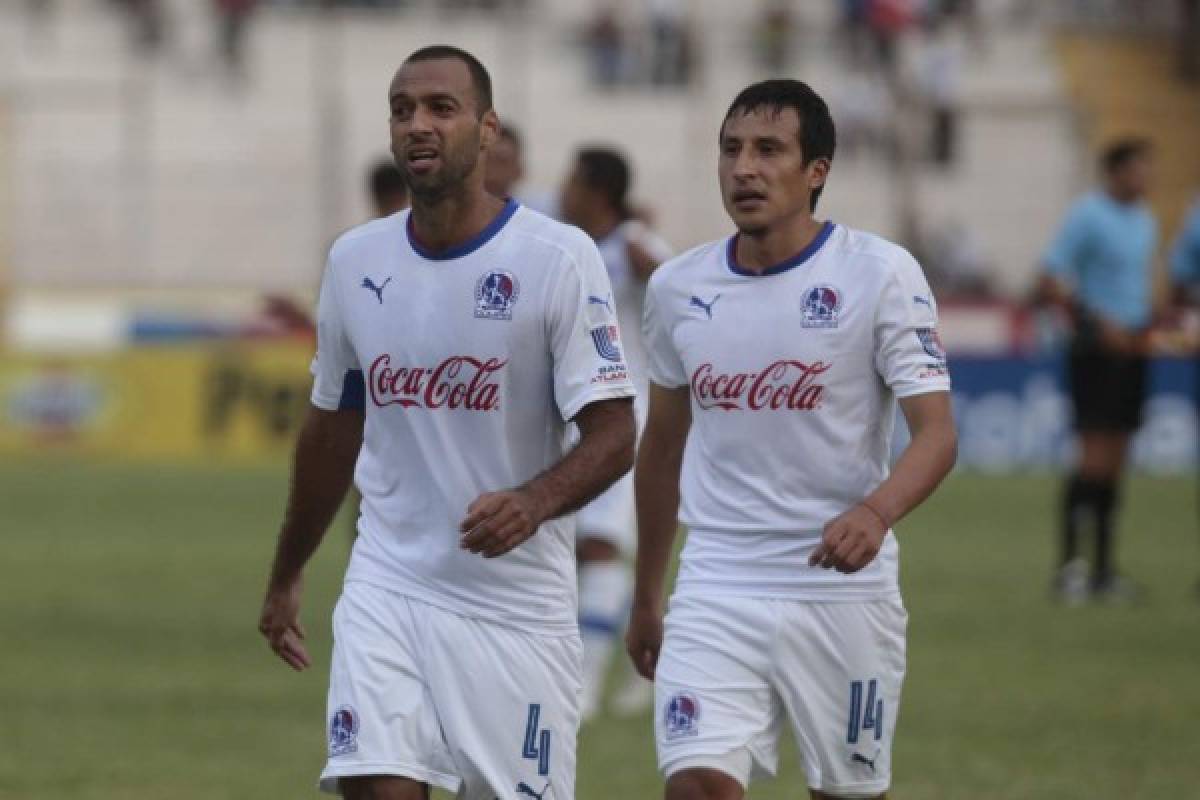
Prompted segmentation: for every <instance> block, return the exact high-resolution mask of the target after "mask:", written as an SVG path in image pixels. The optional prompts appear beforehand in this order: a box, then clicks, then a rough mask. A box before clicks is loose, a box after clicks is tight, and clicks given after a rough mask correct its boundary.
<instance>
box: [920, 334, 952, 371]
mask: <svg viewBox="0 0 1200 800" xmlns="http://www.w3.org/2000/svg"><path fill="white" fill-rule="evenodd" d="M917 339H918V340H920V342H921V347H923V348H924V349H925V352H926V353H928V354H929V356H930V357H931V358H934V359H937V361H938V363H944V362H945V361H946V348H945V347H943V346H942V338H941V337H940V336H938V332H937V328H917Z"/></svg>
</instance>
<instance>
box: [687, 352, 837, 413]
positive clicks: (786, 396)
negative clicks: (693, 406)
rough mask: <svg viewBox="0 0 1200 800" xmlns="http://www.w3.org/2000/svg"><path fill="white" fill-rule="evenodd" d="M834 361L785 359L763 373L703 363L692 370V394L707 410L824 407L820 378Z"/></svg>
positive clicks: (810, 409) (823, 389)
mask: <svg viewBox="0 0 1200 800" xmlns="http://www.w3.org/2000/svg"><path fill="white" fill-rule="evenodd" d="M831 366H833V365H832V364H826V363H825V362H824V361H815V362H813V363H812V364H806V363H804V362H803V361H793V360H791V359H781V360H779V361H776V362H774V363H771V364H768V365H767V366H766V368H764V369H763V370H762V371H760V372H735V373H732V374H729V373H725V372H717V371H716V370H715V369H713V365H712V364H708V363H705V364H701V365H700V366H699V367H697V368H696V371H695V372H693V373H692V395H693V396H694V397H695V398H696V403H697V404H699V406H700V407H701V408H703V409H705V410H708V409H713V408H719V409H722V410H724V411H741V410H747V411H777V410H779V409H786V410H789V411H813V410H815V409H818V408H820V407H821V400H822V398H823V397H824V396H825V386H824V384H821V383H818V382H817V379H818V378H819V377H820V376H821V375H823V374H824V373H825V372H827V371H828V370H829V368H830V367H831Z"/></svg>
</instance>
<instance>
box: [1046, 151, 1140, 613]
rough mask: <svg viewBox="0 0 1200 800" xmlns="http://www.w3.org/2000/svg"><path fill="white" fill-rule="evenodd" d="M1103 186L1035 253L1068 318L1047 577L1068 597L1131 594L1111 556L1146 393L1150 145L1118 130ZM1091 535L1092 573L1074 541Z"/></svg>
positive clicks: (1049, 294)
mask: <svg viewBox="0 0 1200 800" xmlns="http://www.w3.org/2000/svg"><path fill="white" fill-rule="evenodd" d="M1100 167H1101V170H1102V173H1103V185H1102V187H1101V188H1099V189H1097V190H1094V191H1091V192H1089V193H1087V194H1086V195H1084V196H1083V197H1082V198H1080V199H1079V200H1077V201H1076V202H1075V204H1074V205H1073V206H1072V207H1071V209H1070V210H1069V211H1068V212H1067V216H1066V219H1065V220H1064V221H1063V223H1062V227H1061V228H1060V229H1059V231H1058V233H1057V235H1056V236H1055V237H1054V240H1053V241H1052V242H1051V243H1050V246H1049V248H1048V249H1047V250H1046V252H1045V253H1044V254H1043V256H1042V263H1043V265H1044V269H1045V274H1044V275H1043V277H1042V281H1041V294H1042V296H1043V297H1044V298H1045V299H1047V300H1048V301H1049V302H1051V303H1052V304H1054V305H1056V306H1058V307H1059V308H1060V309H1061V310H1062V311H1063V312H1064V314H1065V316H1066V318H1067V319H1068V320H1069V323H1070V325H1071V343H1070V349H1069V354H1068V374H1067V378H1068V383H1069V388H1070V392H1071V400H1072V405H1073V408H1074V416H1075V431H1076V433H1077V435H1078V441H1079V462H1078V464H1077V465H1076V467H1075V471H1074V473H1073V474H1072V475H1071V476H1070V477H1069V478H1068V479H1067V483H1066V487H1065V491H1064V496H1063V511H1062V523H1061V524H1062V529H1061V537H1062V538H1061V540H1062V548H1061V555H1060V561H1059V567H1058V573H1057V575H1056V576H1055V580H1054V587H1053V588H1054V591H1055V593H1056V595H1057V597H1058V598H1059V599H1060V600H1061V601H1062V602H1064V603H1067V604H1069V605H1078V604H1081V603H1084V602H1086V601H1087V600H1088V599H1089V598H1091V597H1095V598H1096V599H1101V600H1106V601H1110V602H1123V601H1129V600H1132V599H1134V598H1135V597H1136V595H1137V590H1136V588H1135V587H1134V586H1133V584H1132V583H1131V582H1130V581H1129V580H1127V579H1126V578H1124V577H1123V576H1121V575H1119V574H1118V573H1117V570H1116V565H1115V564H1114V561H1113V551H1114V549H1115V541H1114V540H1115V536H1114V522H1115V517H1116V513H1117V508H1118V505H1119V503H1118V488H1119V482H1120V478H1121V472H1122V471H1123V470H1124V468H1125V457H1126V453H1127V452H1128V449H1129V441H1130V438H1131V437H1132V435H1133V433H1134V432H1135V431H1136V430H1137V429H1138V427H1139V426H1140V425H1141V422H1142V406H1143V404H1144V402H1145V397H1146V378H1147V376H1146V371H1147V344H1148V341H1149V339H1148V336H1147V333H1146V332H1147V330H1148V328H1149V325H1150V322H1151V312H1152V308H1151V269H1152V264H1153V259H1154V252H1155V247H1156V243H1157V238H1158V226H1157V223H1156V222H1155V219H1154V215H1153V213H1152V212H1151V210H1150V207H1149V205H1148V204H1147V203H1146V201H1145V197H1146V193H1147V191H1148V189H1149V185H1150V145H1149V143H1148V142H1146V141H1145V140H1142V139H1133V138H1130V139H1123V140H1120V141H1117V142H1115V143H1113V144H1112V145H1111V146H1109V147H1108V148H1106V149H1105V150H1104V152H1103V154H1102V155H1101V158H1100ZM1085 530H1087V531H1089V532H1090V533H1091V536H1092V539H1093V541H1094V542H1095V551H1094V553H1095V561H1094V563H1093V564H1092V567H1091V571H1090V575H1089V569H1088V562H1087V559H1086V557H1085V556H1084V555H1083V552H1082V549H1081V547H1080V538H1081V535H1082V534H1083V533H1084V531H1085Z"/></svg>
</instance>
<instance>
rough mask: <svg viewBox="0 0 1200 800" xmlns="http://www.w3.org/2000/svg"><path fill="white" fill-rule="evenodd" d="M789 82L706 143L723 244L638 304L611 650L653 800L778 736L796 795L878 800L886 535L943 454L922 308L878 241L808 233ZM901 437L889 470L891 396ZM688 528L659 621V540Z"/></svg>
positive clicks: (822, 113) (654, 284)
mask: <svg viewBox="0 0 1200 800" xmlns="http://www.w3.org/2000/svg"><path fill="white" fill-rule="evenodd" d="M834 143H835V135H834V126H833V121H832V119H831V118H830V115H829V110H828V108H827V107H826V105H825V103H824V101H822V99H821V98H820V97H819V96H818V95H817V94H816V93H815V92H813V90H812V89H810V88H809V87H808V86H807V85H805V84H803V83H799V82H796V81H785V80H773V81H766V82H763V83H758V84H755V85H753V86H750V87H749V88H747V89H745V90H744V91H743V92H742V93H741V94H739V95H738V96H737V98H736V99H735V100H734V101H733V104H732V105H731V106H730V108H729V111H728V113H727V114H726V116H725V120H724V122H723V124H722V126H721V130H720V136H719V146H720V150H719V157H718V169H717V172H718V176H719V179H720V186H721V195H722V199H723V201H724V204H725V209H726V212H727V213H728V214H729V216H730V218H731V219H732V220H733V223H734V225H735V226H736V228H737V233H736V234H735V235H733V236H731V237H729V238H726V239H723V240H720V241H716V242H712V243H710V244H706V245H703V246H701V247H698V248H696V249H694V250H692V251H690V252H688V253H685V254H684V255H682V256H680V257H678V258H676V259H674V260H672V261H668V262H667V263H666V264H664V265H663V266H661V267H659V268H658V270H657V271H656V272H655V273H654V275H653V276H652V277H651V278H650V284H649V287H648V289H647V293H646V315H645V331H644V337H645V345H646V356H647V361H648V362H649V376H650V382H651V384H650V411H649V419H648V421H647V424H646V429H645V431H644V433H643V437H642V444H641V448H640V450H639V455H638V462H637V471H636V472H635V482H636V485H637V506H638V536H639V538H638V544H639V547H638V556H637V580H636V587H635V590H634V608H633V611H632V614H631V617H630V625H629V633H628V636H627V644H628V647H629V651H630V655H631V656H632V657H633V660H634V662H635V664H636V665H637V666H638V667H639V668H640V669H641V670H642V672H643V673H644V674H645V675H647V676H653V678H654V682H655V694H656V702H657V715H656V720H655V730H656V734H657V742H658V759H659V766H660V767H661V768H662V770H663V771H664V772H665V773H666V775H667V785H666V797H667V798H669V799H670V800H736V799H737V798H741V797H743V796H744V794H745V790H746V786H747V784H748V783H749V782H750V780H751V778H752V777H753V776H754V775H755V774H756V773H759V772H764V771H765V772H768V773H770V772H773V771H774V770H775V766H776V763H777V759H778V753H777V748H778V741H779V734H780V731H781V729H782V727H783V725H784V724H790V725H791V727H792V730H793V731H794V733H795V739H796V742H797V743H798V745H799V747H800V751H801V756H802V760H803V763H804V769H805V772H806V773H807V775H808V786H809V788H810V791H811V793H812V796H813V797H820V798H830V797H856V798H860V797H881V796H883V794H884V793H885V792H886V791H887V788H888V785H889V782H890V776H891V750H892V733H893V731H894V730H895V725H896V714H897V711H898V706H899V702H900V686H901V683H902V681H903V678H904V669H905V661H904V658H905V626H906V622H907V614H906V613H905V610H904V606H903V604H902V602H901V599H900V593H899V585H898V582H897V549H898V545H897V541H896V537H895V536H894V535H893V533H892V526H893V525H894V524H896V523H897V522H898V521H899V520H900V519H901V518H903V517H904V515H905V514H907V513H908V512H909V511H911V510H912V509H913V508H914V507H916V506H917V505H918V504H919V503H921V502H922V501H923V500H924V499H925V498H926V497H928V496H929V494H930V493H931V492H932V491H933V490H934V489H935V487H937V485H938V483H939V482H940V481H941V480H942V478H943V477H944V476H945V475H946V474H947V472H948V471H949V470H950V468H951V466H952V465H953V463H954V458H955V448H956V435H955V430H954V423H953V419H952V417H951V413H950V393H949V388H950V381H949V376H948V374H947V368H946V362H945V356H944V354H943V352H942V348H941V345H940V343H939V341H938V335H937V304H936V303H935V302H934V299H933V296H932V295H931V293H930V291H929V287H928V285H927V284H926V282H925V278H924V276H923V275H922V273H921V268H920V266H919V265H918V264H917V263H916V261H914V260H913V258H912V256H910V255H909V254H908V253H907V252H905V251H904V250H903V249H902V248H900V247H898V246H896V245H894V244H892V243H890V242H887V241H885V240H883V239H881V238H879V237H877V236H873V235H871V234H867V233H862V232H859V231H856V230H852V229H850V228H846V227H845V226H842V225H835V224H834V223H833V222H829V221H821V220H818V219H815V218H814V216H813V210H814V209H815V207H816V202H817V198H818V196H819V195H820V193H821V190H822V188H823V187H824V185H825V181H826V177H827V176H828V173H829V169H830V164H831V161H832V159H833V152H834ZM897 402H899V404H900V408H901V410H902V411H903V413H904V416H905V418H906V420H907V421H908V427H909V430H910V431H911V433H912V441H911V443H910V444H909V446H908V447H907V449H906V450H905V451H904V453H903V454H902V455H901V456H900V459H899V461H898V462H897V463H896V465H895V467H894V468H893V469H892V470H891V472H890V474H889V470H888V455H889V444H890V441H891V433H892V420H893V417H894V413H895V406H896V403H897ZM677 514H678V521H681V522H682V523H683V524H684V525H686V526H687V527H688V529H689V531H688V538H687V544H686V546H685V548H684V551H683V555H682V562H681V565H680V570H679V578H678V580H677V583H676V586H675V592H674V595H673V596H672V598H671V604H670V613H669V614H667V616H666V620H665V635H664V630H663V628H664V620H663V616H662V613H663V612H662V603H663V600H662V598H663V588H664V587H663V583H664V576H665V573H666V568H667V562H668V560H669V557H670V553H671V544H672V540H673V539H674V536H675V528H676V524H677Z"/></svg>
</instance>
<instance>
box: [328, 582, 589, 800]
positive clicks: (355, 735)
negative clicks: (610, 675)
mask: <svg viewBox="0 0 1200 800" xmlns="http://www.w3.org/2000/svg"><path fill="white" fill-rule="evenodd" d="M333 633H334V648H333V664H332V668H331V674H330V679H329V701H328V713H327V715H326V729H325V733H326V736H327V739H328V743H329V759H328V761H327V762H326V765H325V769H324V771H323V772H322V773H321V788H322V789H323V790H324V791H326V792H330V793H337V792H338V791H339V788H338V779H339V778H345V777H349V776H356V775H398V776H404V777H408V778H412V779H414V780H417V781H421V782H423V783H428V784H430V785H432V786H437V787H440V788H443V789H446V790H447V791H450V792H457V793H458V797H460V798H468V800H485V798H486V800H492V799H493V798H495V797H514V798H521V800H526V798H527V800H539V799H540V798H546V800H550V799H551V798H555V799H557V798H570V797H574V796H575V737H576V732H577V730H578V728H579V695H580V690H581V688H580V670H581V660H582V646H581V644H580V641H579V637H578V636H539V635H536V634H530V633H525V632H523V631H520V630H517V629H514V628H509V627H506V626H503V625H498V624H496V623H493V622H486V621H482V620H478V619H474V618H470V617H464V616H461V615H459V614H455V613H453V612H450V611H447V610H444V609H441V608H437V607H435V606H431V605H429V604H427V603H424V602H422V601H420V600H417V599H415V598H412V597H408V596H405V595H401V594H396V593H393V592H390V591H387V590H385V589H381V588H378V587H376V586H372V585H369V584H366V583H361V582H351V583H347V584H346V586H345V588H344V589H343V591H342V596H341V598H340V599H339V600H338V604H337V608H336V609H335V610H334V614H333Z"/></svg>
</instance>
